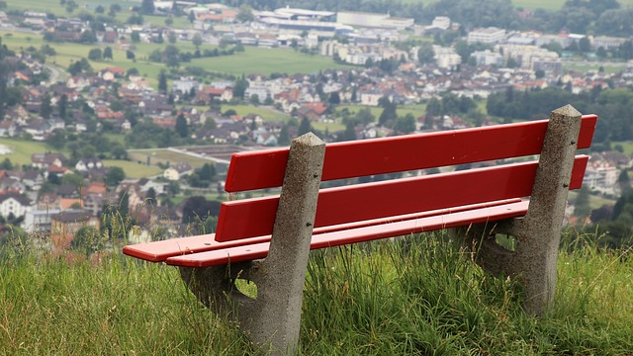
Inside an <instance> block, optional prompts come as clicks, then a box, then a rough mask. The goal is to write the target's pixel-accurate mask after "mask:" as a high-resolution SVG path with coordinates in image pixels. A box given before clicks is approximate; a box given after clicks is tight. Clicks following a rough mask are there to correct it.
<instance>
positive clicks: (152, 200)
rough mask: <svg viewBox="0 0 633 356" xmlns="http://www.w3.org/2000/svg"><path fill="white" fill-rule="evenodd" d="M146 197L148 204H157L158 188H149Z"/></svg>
mask: <svg viewBox="0 0 633 356" xmlns="http://www.w3.org/2000/svg"><path fill="white" fill-rule="evenodd" d="M145 197H146V198H147V203H148V204H151V205H156V201H157V200H156V190H155V189H154V188H149V189H148V190H147V194H146V196H145Z"/></svg>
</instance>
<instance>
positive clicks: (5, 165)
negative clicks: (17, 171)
mask: <svg viewBox="0 0 633 356" xmlns="http://www.w3.org/2000/svg"><path fill="white" fill-rule="evenodd" d="M0 169H4V170H5V171H12V170H13V163H11V160H10V159H8V158H5V159H4V160H3V161H2V163H0Z"/></svg>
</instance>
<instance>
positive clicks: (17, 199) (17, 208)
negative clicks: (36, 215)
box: [0, 193, 32, 218]
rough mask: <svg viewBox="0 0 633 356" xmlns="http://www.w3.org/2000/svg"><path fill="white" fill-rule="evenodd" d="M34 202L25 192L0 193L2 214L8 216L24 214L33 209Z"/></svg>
mask: <svg viewBox="0 0 633 356" xmlns="http://www.w3.org/2000/svg"><path fill="white" fill-rule="evenodd" d="M31 207H32V203H31V201H30V200H29V199H28V198H27V197H26V195H23V194H17V193H5V194H0V215H2V216H3V217H5V218H7V217H9V216H10V215H12V216H14V217H20V216H24V215H25V214H26V212H27V211H29V210H31Z"/></svg>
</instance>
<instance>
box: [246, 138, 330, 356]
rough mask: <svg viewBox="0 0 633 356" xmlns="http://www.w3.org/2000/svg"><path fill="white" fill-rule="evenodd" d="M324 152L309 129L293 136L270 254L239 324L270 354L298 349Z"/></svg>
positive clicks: (288, 352)
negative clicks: (304, 286)
mask: <svg viewBox="0 0 633 356" xmlns="http://www.w3.org/2000/svg"><path fill="white" fill-rule="evenodd" d="M324 157H325V143H324V142H323V141H321V140H320V139H319V138H318V137H316V136H315V135H314V134H312V133H308V134H305V135H303V136H301V137H298V138H296V139H295V140H293V141H292V145H291V148H290V156H289V157H288V164H287V166H286V173H285V176H284V183H283V188H282V192H281V197H280V200H279V207H278V208H277V216H276V219H275V226H274V229H273V236H272V241H271V245H270V252H269V254H268V257H267V258H266V259H265V260H264V261H263V262H262V263H261V266H260V268H259V269H258V271H257V273H256V274H254V275H253V280H254V281H255V283H256V284H257V300H256V303H255V305H254V306H253V308H252V309H251V308H248V309H251V310H249V312H248V313H245V314H240V324H241V325H243V326H244V330H245V332H246V333H247V335H248V336H249V337H250V339H251V340H252V341H253V342H255V343H256V344H258V345H260V346H261V347H262V348H263V350H264V351H266V352H267V353H268V354H275V355H293V354H296V353H297V347H298V343H299V329H300V322H301V303H302V299H303V284H304V279H305V274H306V269H307V266H308V256H309V252H310V241H311V239H312V230H313V226H314V219H315V215H316V208H317V199H318V195H319V187H320V183H321V173H322V170H323V160H324Z"/></svg>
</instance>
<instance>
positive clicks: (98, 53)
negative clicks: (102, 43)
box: [88, 46, 112, 62]
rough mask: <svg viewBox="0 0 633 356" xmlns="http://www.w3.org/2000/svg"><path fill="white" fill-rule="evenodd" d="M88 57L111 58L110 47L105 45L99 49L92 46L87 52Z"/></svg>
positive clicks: (97, 59) (92, 59)
mask: <svg viewBox="0 0 633 356" xmlns="http://www.w3.org/2000/svg"><path fill="white" fill-rule="evenodd" d="M88 59H89V60H91V61H97V62H98V61H101V60H106V59H109V60H112V48H111V47H110V46H107V47H106V48H104V49H103V51H102V50H101V48H93V49H91V50H90V51H89V52H88Z"/></svg>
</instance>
